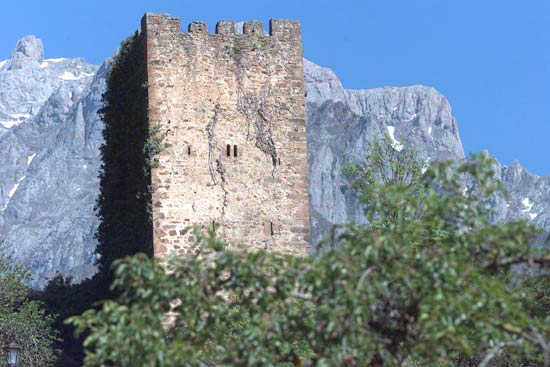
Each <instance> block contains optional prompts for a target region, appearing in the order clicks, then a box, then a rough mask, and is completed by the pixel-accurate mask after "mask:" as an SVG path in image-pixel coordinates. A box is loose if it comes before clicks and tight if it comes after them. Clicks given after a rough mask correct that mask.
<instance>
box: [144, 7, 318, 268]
mask: <svg viewBox="0 0 550 367" xmlns="http://www.w3.org/2000/svg"><path fill="white" fill-rule="evenodd" d="M142 36H143V37H144V40H145V42H146V54H147V55H146V57H147V74H148V90H149V92H148V93H149V119H150V124H151V126H158V127H159V128H160V134H162V135H163V136H164V141H165V143H167V144H168V148H167V149H165V150H164V151H163V153H162V154H161V155H160V157H159V160H160V164H159V166H158V168H155V169H153V171H152V182H153V188H154V193H153V223H154V246H155V255H156V256H161V257H162V256H164V255H166V254H170V253H176V254H180V255H181V254H185V253H188V252H189V251H192V250H193V246H194V241H193V237H192V235H190V234H189V233H187V234H184V231H183V230H184V228H186V227H188V226H191V225H201V226H202V227H203V228H207V227H209V226H213V225H216V226H219V229H218V234H219V235H220V236H221V237H222V238H223V239H225V240H226V241H227V242H228V243H229V244H230V245H231V246H232V247H234V248H236V247H237V246H239V245H243V246H244V247H245V248H261V249H268V250H274V251H283V252H289V253H294V254H306V253H308V252H309V250H310V247H311V245H310V222H309V200H308V187H307V185H308V179H307V144H306V123H305V96H304V94H305V91H304V73H303V61H302V39H301V31H300V24H299V23H298V22H296V21H281V20H271V21H270V31H269V35H265V34H264V30H263V25H262V24H261V23H260V22H245V23H244V27H243V34H235V27H234V24H233V22H230V21H221V22H219V23H218V24H217V25H216V30H215V34H210V33H208V29H207V25H206V24H204V23H199V22H193V23H191V24H190V25H189V27H188V32H182V31H180V22H179V19H177V18H173V17H171V16H169V15H161V14H151V13H148V14H146V15H145V16H144V17H143V19H142Z"/></svg>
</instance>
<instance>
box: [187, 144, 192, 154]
mask: <svg viewBox="0 0 550 367" xmlns="http://www.w3.org/2000/svg"><path fill="white" fill-rule="evenodd" d="M187 155H191V145H189V146H188V147H187Z"/></svg>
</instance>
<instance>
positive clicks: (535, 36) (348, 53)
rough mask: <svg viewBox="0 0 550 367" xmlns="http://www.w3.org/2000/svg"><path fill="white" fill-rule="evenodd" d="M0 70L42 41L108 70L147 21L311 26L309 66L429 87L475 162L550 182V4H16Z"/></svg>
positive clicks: (0, 49)
mask: <svg viewBox="0 0 550 367" xmlns="http://www.w3.org/2000/svg"><path fill="white" fill-rule="evenodd" d="M0 8H1V9H2V15H3V17H2V18H3V19H2V22H1V23H0V60H1V59H5V58H8V57H9V56H10V52H11V50H12V49H13V47H14V45H15V42H16V41H17V40H18V39H19V38H20V37H22V36H24V35H26V34H35V35H37V36H38V37H40V38H42V40H43V41H44V44H45V49H46V57H50V58H51V57H62V56H63V57H76V56H81V57H84V58H85V59H87V60H88V61H89V62H93V63H100V62H102V60H103V59H105V58H106V57H108V56H110V55H111V54H112V53H113V51H114V50H115V49H116V47H117V46H118V44H119V42H120V41H121V40H122V39H124V38H125V37H126V36H128V35H130V34H131V33H132V32H133V31H134V30H135V29H136V28H137V27H138V26H139V22H140V19H141V16H142V15H143V13H144V12H146V11H155V12H169V13H171V14H172V15H174V16H178V17H180V18H181V19H182V23H184V25H186V24H187V23H188V22H189V21H191V20H202V21H206V22H207V23H208V24H209V26H210V29H213V27H214V25H215V23H216V21H217V20H219V19H234V20H253V19H255V20H263V21H264V22H267V21H268V19H269V18H289V19H299V20H301V21H302V29H303V35H304V54H305V57H307V58H308V59H310V60H312V61H314V62H315V63H317V64H319V65H322V66H328V67H330V68H332V69H333V70H334V71H335V72H336V73H337V74H338V76H339V77H340V78H341V80H342V82H343V83H344V86H345V87H347V88H358V89H363V88H373V87H380V86H385V85H396V86H406V85H412V84H424V85H429V86H433V87H435V88H437V89H438V90H440V91H441V92H442V93H443V94H445V95H446V96H447V98H448V99H449V100H450V102H451V105H452V107H453V113H454V115H455V117H456V118H457V119H458V122H459V127H460V133H461V136H462V141H463V144H464V148H465V150H466V151H467V152H474V151H479V150H482V149H489V151H490V152H491V153H493V154H494V155H495V156H496V157H497V158H498V159H499V160H500V161H501V162H502V163H503V164H507V165H509V164H511V163H512V162H513V161H514V160H515V159H518V160H520V161H521V162H522V164H523V165H524V166H526V167H527V169H529V170H530V171H532V172H534V173H537V174H541V175H550V1H549V0H522V1H520V0H518V1H512V0H460V1H459V0H330V1H328V0H316V1H300V0H276V1H275V0H253V1H230V0H226V1H207V0H203V1H198V0H194V1H188V0H148V1H147V0H110V1H106V0H94V1H89V0H70V1H69V0H66V1H59V0H47V1H45V0H18V1H9V2H8V1H6V2H3V3H2V5H0Z"/></svg>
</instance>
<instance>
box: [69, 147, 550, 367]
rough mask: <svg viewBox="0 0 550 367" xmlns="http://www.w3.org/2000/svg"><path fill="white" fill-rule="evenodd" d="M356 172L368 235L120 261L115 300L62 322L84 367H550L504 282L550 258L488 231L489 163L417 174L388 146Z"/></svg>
mask: <svg viewBox="0 0 550 367" xmlns="http://www.w3.org/2000/svg"><path fill="white" fill-rule="evenodd" d="M389 155H393V158H391V156H389ZM364 161H365V162H366V164H354V163H350V164H349V166H348V173H349V174H350V176H351V177H352V178H353V179H354V180H355V182H356V184H355V188H356V190H357V192H358V195H359V197H360V200H361V201H362V203H363V204H364V206H365V214H366V216H367V218H368V219H369V224H368V225H357V224H353V223H352V224H349V225H346V226H344V227H343V228H341V230H340V231H339V234H338V236H337V238H336V242H337V246H335V247H334V248H322V249H321V250H319V252H318V253H317V254H315V256H313V257H310V258H297V257H292V256H290V255H285V254H278V253H268V252H265V251H241V252H231V251H227V250H226V249H225V245H224V244H223V243H222V242H221V241H220V240H219V239H218V238H216V236H215V234H214V233H212V232H209V233H207V234H206V235H202V234H201V233H200V232H199V231H198V230H195V232H194V236H195V237H196V239H197V241H198V243H200V244H201V250H200V251H198V252H197V253H194V254H192V255H189V256H187V257H183V258H177V259H170V260H169V261H168V262H167V263H165V264H163V265H162V266H161V265H160V264H159V263H158V262H157V261H155V260H151V259H148V258H146V257H145V256H137V257H133V258H128V259H126V260H124V261H120V262H118V266H117V268H116V280H115V282H114V284H113V286H114V287H115V288H116V289H117V290H118V291H119V292H120V297H119V298H117V299H115V300H112V301H108V302H105V303H104V304H103V306H102V308H101V309H99V310H89V311H87V312H85V313H84V314H83V315H82V316H79V317H74V318H72V319H71V321H70V322H71V323H72V324H73V325H75V326H76V327H77V329H78V331H79V332H85V331H87V332H89V335H88V336H87V338H86V341H85V345H86V347H88V348H89V350H88V351H87V352H86V358H85V365H86V366H109V365H119V366H134V365H147V366H174V365H178V366H197V365H202V366H213V365H221V366H257V365H262V366H279V365H281V366H284V365H297V366H456V365H479V366H488V365H489V364H490V363H495V362H499V363H506V364H507V365H519V363H521V362H522V361H526V360H527V359H528V360H529V363H530V364H531V365H541V366H550V354H549V353H550V348H549V344H550V343H549V340H548V337H549V335H550V329H549V326H548V325H550V323H549V321H550V318H549V316H548V313H547V311H546V310H545V309H541V308H540V307H537V306H536V302H537V299H540V297H544V296H541V292H540V291H539V292H537V291H536V288H533V287H532V286H531V285H530V286H527V285H526V284H527V283H526V282H525V281H523V279H522V276H521V275H520V274H519V273H517V271H515V270H514V265H517V264H531V266H539V267H547V266H548V265H550V257H549V256H548V255H547V254H543V253H535V252H534V250H533V249H532V248H531V247H530V246H529V241H530V240H531V239H532V238H533V236H535V235H536V233H537V231H536V229H535V228H534V227H533V226H532V225H530V224H528V223H527V222H524V221H518V222H513V223H508V224H504V225H494V224H491V223H489V221H488V220H487V215H488V209H487V208H486V205H485V200H486V199H487V197H489V196H490V195H493V194H494V193H495V192H498V190H500V186H499V184H498V182H496V181H495V180H494V179H493V178H492V172H491V170H492V167H493V166H494V165H493V163H492V162H491V161H490V160H489V159H488V158H487V157H486V156H483V155H480V156H476V157H473V158H472V159H471V160H470V161H467V162H464V163H462V164H451V163H434V164H432V166H431V167H430V168H429V169H427V170H426V171H425V173H422V171H423V170H422V165H421V163H420V162H417V161H416V160H415V159H414V153H413V152H410V151H408V150H406V149H405V150H403V151H401V152H397V151H394V150H393V149H392V148H391V144H389V143H385V142H374V143H372V145H371V150H370V151H369V153H368V154H367V156H366V159H365V160H364ZM465 182H470V183H471V184H470V185H469V186H468V188H467V189H466V190H465V189H464V183H465ZM540 276H541V277H543V276H544V273H541V275H540ZM529 282H534V283H535V284H539V283H538V280H537V279H536V278H529ZM532 290H534V291H532ZM537 297H538V298H537ZM504 357H505V358H506V361H503V360H502V358H504Z"/></svg>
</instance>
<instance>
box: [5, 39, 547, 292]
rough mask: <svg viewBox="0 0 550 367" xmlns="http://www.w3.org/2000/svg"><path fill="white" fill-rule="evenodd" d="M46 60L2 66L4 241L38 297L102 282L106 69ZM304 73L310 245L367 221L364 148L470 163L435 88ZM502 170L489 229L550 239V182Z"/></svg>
mask: <svg viewBox="0 0 550 367" xmlns="http://www.w3.org/2000/svg"><path fill="white" fill-rule="evenodd" d="M43 55H44V49H43V46H42V42H41V41H40V40H39V39H38V38H36V37H34V36H27V37H24V38H23V39H21V40H20V41H19V42H18V43H17V45H16V48H15V50H14V52H13V53H12V58H11V59H9V60H6V61H5V62H2V63H0V160H1V161H2V162H3V164H2V166H1V167H0V239H4V241H5V243H4V246H5V247H6V250H7V251H8V253H10V254H12V255H13V256H14V258H15V259H16V260H17V261H19V262H21V263H23V264H26V265H29V266H30V267H31V268H32V270H33V271H34V272H35V279H34V281H33V285H34V286H36V287H40V286H42V285H43V284H44V282H45V280H46V279H47V278H49V277H51V276H53V275H54V274H56V273H57V272H59V273H61V274H63V275H68V276H72V277H74V278H75V280H77V281H78V280H81V279H84V278H85V277H88V276H90V275H91V274H93V272H94V271H95V268H94V266H93V263H94V262H95V260H96V255H95V246H96V240H95V238H94V233H95V230H96V229H97V226H98V222H97V218H96V217H95V215H94V207H95V201H96V198H97V195H98V190H99V186H98V185H99V181H98V177H97V175H98V171H99V168H100V165H101V162H100V156H99V147H100V146H101V144H102V142H103V138H102V136H101V132H102V128H103V122H102V121H101V120H100V118H99V117H98V115H97V110H98V109H99V108H100V106H101V95H102V93H103V92H104V91H105V86H106V82H105V78H106V75H107V73H108V71H109V67H110V61H109V60H108V61H106V62H105V63H104V64H102V65H101V66H99V65H90V64H87V63H86V62H85V61H84V60H83V59H78V58H76V59H75V58H73V59H68V58H67V59H65V58H59V59H44V58H43ZM304 72H305V82H306V91H307V105H306V109H307V128H308V129H307V130H308V152H309V154H308V160H309V177H310V178H309V181H310V204H311V205H310V210H311V222H312V239H313V241H314V243H316V242H318V241H319V240H320V239H321V238H322V237H323V236H325V235H326V234H327V233H329V232H330V230H331V228H332V226H333V225H334V224H341V223H345V222H346V221H348V220H355V221H357V222H360V223H361V222H364V217H363V215H362V208H361V206H360V205H359V204H358V203H357V201H356V199H355V197H354V195H353V193H352V192H351V190H350V189H349V182H348V181H347V178H346V177H345V176H344V175H343V174H342V167H343V164H344V163H345V157H359V158H361V156H362V154H363V152H364V150H365V147H366V143H365V142H366V141H368V140H369V139H372V138H373V137H375V136H380V135H382V134H388V135H389V136H390V137H391V138H392V139H393V144H394V147H395V148H396V149H399V148H400V147H402V145H403V144H414V146H415V149H416V150H417V151H418V153H419V155H420V157H421V158H423V159H425V160H426V161H428V162H429V161H434V160H445V159H464V151H463V149H462V142H461V139H460V135H459V130H458V123H457V121H456V119H455V118H454V117H453V116H452V113H451V106H450V104H449V102H448V101H447V99H446V98H445V97H444V96H443V95H442V94H441V93H439V92H438V91H437V90H435V89H434V88H431V87H425V86H411V87H383V88H376V89H368V90H349V89H345V88H344V87H343V86H342V83H341V82H340V80H339V79H338V77H337V76H336V74H334V72H332V70H330V69H328V68H323V67H320V66H318V65H315V64H314V63H312V62H310V61H308V60H304ZM2 122H3V123H2ZM497 171H498V175H499V177H501V178H502V179H503V182H504V184H505V187H506V188H507V189H508V190H509V191H510V198H511V199H510V200H508V201H505V200H504V199H503V198H496V199H495V200H494V203H493V206H494V208H496V209H498V211H499V215H498V216H496V217H495V218H492V219H493V220H494V221H495V222H504V221H508V220H512V219H518V218H524V219H526V220H532V221H533V222H535V223H536V224H537V225H538V226H539V227H541V228H543V229H545V230H546V231H549V232H550V177H539V176H536V175H533V174H531V173H529V172H527V170H525V169H524V168H523V167H522V166H521V165H519V164H518V165H513V166H512V167H500V166H499V168H498V170H497ZM526 199H527V200H526Z"/></svg>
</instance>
